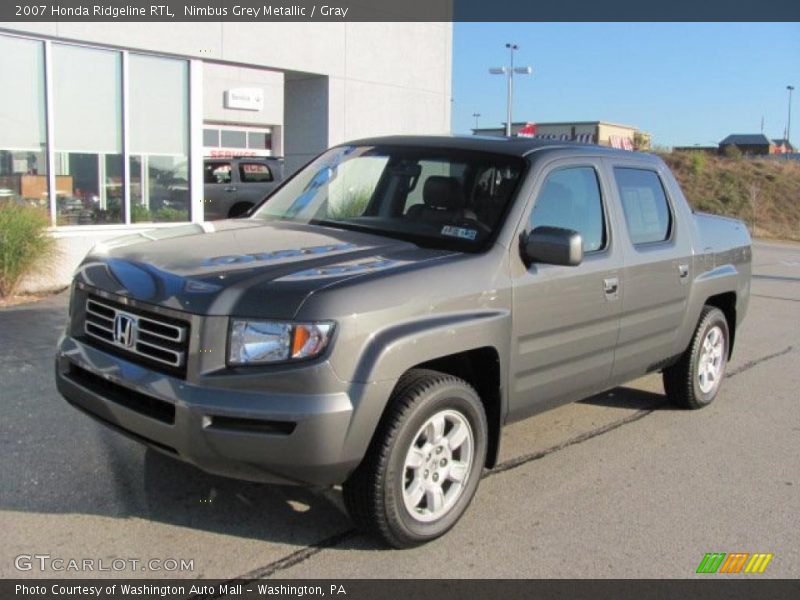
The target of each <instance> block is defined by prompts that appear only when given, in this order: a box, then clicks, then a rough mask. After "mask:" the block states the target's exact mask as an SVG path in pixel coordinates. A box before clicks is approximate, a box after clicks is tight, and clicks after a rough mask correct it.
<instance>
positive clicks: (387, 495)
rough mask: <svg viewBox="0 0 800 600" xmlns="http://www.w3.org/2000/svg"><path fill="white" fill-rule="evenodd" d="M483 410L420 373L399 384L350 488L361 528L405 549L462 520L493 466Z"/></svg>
mask: <svg viewBox="0 0 800 600" xmlns="http://www.w3.org/2000/svg"><path fill="white" fill-rule="evenodd" d="M486 447H487V425H486V415H485V413H484V410H483V404H482V403H481V401H480V398H479V397H478V395H477V393H476V392H475V390H474V389H473V388H472V387H471V386H470V385H469V384H467V383H466V382H465V381H463V380H461V379H458V378H457V377H453V376H452V375H447V374H443V373H439V372H436V371H429V370H423V369H414V370H411V371H409V372H408V373H407V374H406V375H405V376H403V378H402V379H401V380H400V381H399V382H398V385H397V387H396V388H395V391H394V393H393V394H392V397H391V398H390V404H389V407H388V408H387V413H386V414H385V415H384V417H383V419H382V421H381V424H380V426H379V428H378V431H377V432H376V434H375V437H374V439H373V441H372V443H371V445H370V448H369V450H368V452H367V455H366V457H365V458H364V461H363V462H362V463H361V465H359V467H358V469H356V471H355V472H354V473H353V475H352V476H351V477H350V479H348V481H347V482H345V484H344V486H343V492H344V500H345V505H346V506H347V509H348V512H349V513H350V516H351V518H352V519H353V521H354V522H355V524H356V526H358V527H359V528H360V529H362V530H365V531H368V532H371V533H375V534H377V535H378V536H380V537H381V538H383V540H384V541H385V542H386V543H388V544H389V545H391V546H394V547H396V548H404V547H409V546H414V545H418V544H422V543H424V542H427V541H429V540H432V539H434V538H437V537H439V536H440V535H442V534H444V533H445V532H446V531H447V530H449V529H450V528H451V527H452V526H453V525H455V523H456V522H457V521H458V520H459V518H460V517H461V515H462V514H464V511H465V510H466V509H467V507H468V506H469V503H470V501H471V500H472V497H473V495H474V494H475V490H476V488H477V487H478V481H479V479H480V474H481V470H482V468H483V465H484V462H485V459H486Z"/></svg>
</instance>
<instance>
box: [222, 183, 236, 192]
mask: <svg viewBox="0 0 800 600" xmlns="http://www.w3.org/2000/svg"><path fill="white" fill-rule="evenodd" d="M225 191H226V192H235V191H236V186H233V185H230V186H228V187H226V188H225Z"/></svg>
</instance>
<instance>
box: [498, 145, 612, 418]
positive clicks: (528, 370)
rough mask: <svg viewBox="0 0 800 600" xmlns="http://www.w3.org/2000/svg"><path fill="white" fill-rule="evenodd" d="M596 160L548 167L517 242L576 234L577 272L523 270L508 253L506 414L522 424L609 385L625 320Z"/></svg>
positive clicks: (552, 267) (515, 253) (550, 268)
mask: <svg viewBox="0 0 800 600" xmlns="http://www.w3.org/2000/svg"><path fill="white" fill-rule="evenodd" d="M602 173H603V169H602V162H601V160H600V159H599V158H593V157H587V158H570V159H563V160H559V161H556V162H553V163H550V164H548V165H546V166H545V167H544V168H543V169H542V171H540V172H539V174H538V175H537V176H536V177H537V183H536V184H534V194H533V198H532V209H531V210H530V212H529V216H528V218H527V220H526V221H525V223H524V224H523V226H522V227H521V229H520V232H519V233H520V234H523V233H526V232H529V231H530V230H531V229H533V228H534V227H537V226H540V225H551V226H557V227H564V228H568V229H574V230H576V231H578V232H579V233H580V234H581V236H582V238H583V243H584V260H583V262H582V263H581V264H580V265H578V266H576V267H564V266H556V265H545V264H533V265H531V266H530V267H527V268H526V267H525V265H524V263H523V262H522V260H521V259H520V256H519V251H518V250H517V249H516V248H514V249H512V251H511V263H512V264H511V267H512V268H511V272H512V278H513V317H512V318H513V328H512V349H511V385H510V388H511V389H510V390H509V409H510V416H511V417H512V418H520V417H524V416H526V415H527V414H531V413H533V412H539V411H541V410H546V409H547V408H551V407H553V406H556V405H558V404H562V403H564V402H569V401H572V400H576V399H579V398H581V397H584V396H586V395H589V394H591V393H593V392H596V391H598V390H599V389H602V388H604V387H606V386H607V385H608V382H609V380H610V377H611V371H612V366H613V363H614V347H615V345H616V341H617V335H618V330H619V316H620V306H621V302H620V294H619V290H620V287H621V286H622V285H623V281H622V278H621V276H620V272H619V266H620V264H621V262H622V254H621V250H620V248H619V244H618V243H617V239H616V235H615V231H614V230H613V227H612V225H611V224H612V223H613V222H614V215H613V206H612V203H611V202H609V201H608V198H609V196H610V190H609V186H608V185H607V184H606V182H605V181H604V179H603V177H602V176H601V175H602Z"/></svg>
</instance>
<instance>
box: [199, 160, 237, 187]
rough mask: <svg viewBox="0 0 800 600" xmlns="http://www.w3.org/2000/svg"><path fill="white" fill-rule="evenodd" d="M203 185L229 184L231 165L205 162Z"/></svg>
mask: <svg viewBox="0 0 800 600" xmlns="http://www.w3.org/2000/svg"><path fill="white" fill-rule="evenodd" d="M203 182H204V183H230V182H231V163H229V162H206V163H205V165H204V166H203Z"/></svg>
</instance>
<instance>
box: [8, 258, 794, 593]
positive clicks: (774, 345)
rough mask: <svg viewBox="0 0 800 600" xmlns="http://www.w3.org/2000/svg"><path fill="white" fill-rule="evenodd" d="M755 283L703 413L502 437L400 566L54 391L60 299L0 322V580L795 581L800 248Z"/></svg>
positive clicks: (324, 507)
mask: <svg viewBox="0 0 800 600" xmlns="http://www.w3.org/2000/svg"><path fill="white" fill-rule="evenodd" d="M754 266H755V276H754V279H753V288H752V293H753V297H752V300H751V304H750V311H749V314H748V317H747V320H746V321H745V323H744V325H743V327H742V328H741V330H740V331H739V333H738V335H737V342H736V351H735V353H734V359H733V361H732V362H731V363H730V365H729V372H728V379H727V380H726V381H725V383H724V385H723V389H722V391H721V395H720V397H719V398H718V399H717V401H716V402H715V403H714V404H713V405H712V406H711V407H709V408H707V409H705V410H702V411H698V412H688V411H681V410H674V409H673V408H671V407H670V406H669V405H668V404H666V402H665V398H664V396H663V390H662V387H661V381H660V378H659V377H658V376H650V377H646V378H643V379H640V380H637V381H635V382H632V383H631V384H629V385H628V386H626V387H623V388H617V389H615V390H613V391H612V392H610V393H608V394H604V395H602V396H600V397H596V398H592V399H589V400H586V401H583V402H580V403H577V404H574V405H570V406H566V407H562V408H560V409H557V410H555V411H552V412H550V413H547V414H544V415H540V416H538V417H535V418H533V419H530V420H528V421H525V422H522V423H518V424H515V425H513V426H511V427H509V428H507V429H506V430H505V437H504V440H503V446H502V458H501V465H500V467H499V468H498V469H496V470H495V471H491V472H489V473H487V474H486V475H485V477H484V480H483V481H482V482H481V486H480V487H479V489H478V494H477V496H476V498H475V500H474V502H473V503H472V506H471V507H470V509H469V510H468V512H467V514H466V515H465V517H464V519H463V520H462V521H461V523H459V525H457V526H456V528H455V529H453V530H452V531H451V532H450V533H449V534H448V535H446V536H445V537H444V538H442V539H440V540H437V541H435V542H433V543H431V544H428V545H427V546H425V547H422V548H417V549H412V550H405V551H394V550H385V549H383V548H381V547H380V546H378V545H377V544H376V543H375V542H374V541H372V540H371V539H369V538H367V537H364V536H363V535H360V534H358V533H355V532H354V531H353V530H352V527H351V524H350V522H349V520H348V518H347V516H346V515H345V514H344V512H343V510H342V506H341V498H340V495H339V493H338V492H336V491H327V492H312V491H309V490H305V489H298V488H283V487H274V486H263V485H256V484H251V483H243V482H238V481H233V480H227V479H223V478H219V477H212V476H209V475H206V474H204V473H202V472H200V471H198V470H196V469H194V468H192V467H189V466H186V465H183V464H180V463H177V462H175V461H173V460H171V459H169V458H165V457H162V456H160V455H159V454H157V453H155V452H153V451H148V450H146V449H144V448H143V447H141V446H139V445H138V444H136V443H134V442H131V441H129V440H127V439H124V438H122V437H120V436H118V435H116V434H114V433H111V432H109V431H106V430H105V429H104V428H103V427H101V426H100V425H97V424H95V423H94V422H93V421H92V420H90V419H89V418H87V417H86V416H84V415H82V414H80V413H78V412H77V411H76V410H75V409H73V408H71V407H69V406H68V405H67V404H66V403H65V402H64V401H63V400H62V399H61V398H60V396H59V395H58V394H57V393H56V390H55V387H54V384H53V377H52V355H53V347H54V343H55V340H56V338H57V336H58V332H59V329H60V328H61V326H62V322H63V315H64V313H65V310H66V309H65V304H66V299H65V297H64V296H63V295H61V296H56V297H53V298H50V299H47V300H45V301H43V302H40V303H38V304H33V305H27V306H19V307H16V308H11V309H5V310H0V340H2V344H0V398H1V399H2V411H3V412H2V417H0V532H1V533H0V539H2V542H0V577H20V576H22V577H28V576H38V577H41V576H49V577H59V576H76V577H77V576H81V577H86V576H92V575H94V576H99V575H102V576H108V575H109V573H98V572H95V573H94V574H92V573H74V572H61V571H52V570H50V571H46V572H44V573H41V572H40V571H39V570H38V568H34V569H33V570H31V571H25V572H20V571H18V570H16V568H15V565H14V563H15V557H16V556H18V555H21V554H48V555H50V556H51V557H53V558H63V559H84V558H91V559H95V560H96V561H97V560H99V559H102V560H103V561H104V564H106V565H107V566H108V565H109V564H111V562H110V561H111V560H112V559H115V558H116V559H123V560H125V559H139V560H147V559H152V558H155V559H170V558H173V559H191V560H193V561H194V570H193V571H186V572H183V573H174V572H169V571H159V572H153V571H141V570H140V568H139V569H137V570H135V571H131V570H130V568H126V570H124V571H122V572H120V573H119V576H136V577H145V576H146V577H165V576H175V575H180V576H185V577H212V578H234V577H266V576H275V577H293V578H306V577H325V578H341V577H419V578H425V577H666V578H672V577H692V576H694V573H695V569H696V568H697V565H698V564H699V562H700V560H701V559H702V558H703V555H704V554H705V553H706V552H751V553H752V552H769V553H773V554H774V558H773V559H772V562H771V563H770V564H769V566H768V568H767V570H766V572H765V573H764V574H763V575H759V577H792V578H796V577H798V576H800V534H798V531H800V246H798V245H783V244H765V243H759V244H757V246H756V249H755V254H754ZM96 564H97V563H96ZM117 564H119V563H117ZM128 565H130V562H129V563H128ZM741 576H743V575H738V577H741Z"/></svg>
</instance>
